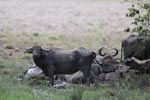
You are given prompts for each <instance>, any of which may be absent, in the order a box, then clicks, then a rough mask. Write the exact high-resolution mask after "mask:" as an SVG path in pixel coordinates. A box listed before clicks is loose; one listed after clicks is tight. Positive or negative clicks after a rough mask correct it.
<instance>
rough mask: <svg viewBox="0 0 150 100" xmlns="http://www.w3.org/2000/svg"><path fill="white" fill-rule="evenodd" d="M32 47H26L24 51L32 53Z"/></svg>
mask: <svg viewBox="0 0 150 100" xmlns="http://www.w3.org/2000/svg"><path fill="white" fill-rule="evenodd" d="M32 51H33V48H29V49H26V50H25V52H24V53H32Z"/></svg>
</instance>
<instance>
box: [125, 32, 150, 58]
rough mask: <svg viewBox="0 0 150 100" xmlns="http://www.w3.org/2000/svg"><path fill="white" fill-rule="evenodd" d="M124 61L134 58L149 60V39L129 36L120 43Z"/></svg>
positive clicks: (147, 37)
mask: <svg viewBox="0 0 150 100" xmlns="http://www.w3.org/2000/svg"><path fill="white" fill-rule="evenodd" d="M122 52H123V53H124V59H127V58H131V57H135V58H137V59H139V60H145V59H149V58H150V37H149V36H138V35H130V36H129V37H128V38H127V39H125V40H123V41H122Z"/></svg>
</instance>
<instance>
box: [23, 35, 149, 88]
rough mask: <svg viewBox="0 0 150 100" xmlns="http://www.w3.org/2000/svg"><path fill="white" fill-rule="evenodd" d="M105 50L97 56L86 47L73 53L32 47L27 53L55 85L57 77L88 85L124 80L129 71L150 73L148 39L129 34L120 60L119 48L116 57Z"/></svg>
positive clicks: (123, 43) (124, 41)
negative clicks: (103, 81)
mask: <svg viewBox="0 0 150 100" xmlns="http://www.w3.org/2000/svg"><path fill="white" fill-rule="evenodd" d="M106 49H107V48H105V47H102V48H100V49H99V51H98V54H97V53H95V52H94V51H91V50H89V49H86V48H83V47H81V48H78V49H74V50H64V49H61V48H55V47H51V48H50V49H49V50H45V49H43V48H42V47H41V46H33V47H31V48H29V49H26V50H25V52H26V53H29V54H32V58H33V61H34V63H35V66H38V68H39V69H40V73H41V72H42V73H43V75H44V76H46V77H47V78H48V80H49V82H50V85H52V86H53V85H54V84H55V80H56V78H59V79H63V80H65V81H69V82H74V81H78V80H80V82H85V83H86V84H87V85H89V84H90V82H94V83H95V82H97V80H98V81H102V80H108V79H113V78H112V76H117V78H118V77H119V78H121V77H122V76H123V75H124V74H125V73H126V72H128V70H129V69H136V70H138V71H140V72H148V73H149V72H150V67H149V64H150V60H149V59H150V39H149V37H145V36H138V35H130V36H129V37H127V38H126V39H124V40H123V41H122V44H121V58H120V57H118V56H117V55H118V53H119V50H118V49H116V48H113V49H112V50H113V51H115V53H114V54H112V53H106V52H103V51H104V50H106ZM34 68H35V67H34ZM39 69H38V70H39ZM28 70H29V69H28ZM28 70H27V71H28ZM27 71H26V72H27ZM79 73H80V74H79Z"/></svg>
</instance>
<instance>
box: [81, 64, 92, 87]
mask: <svg viewBox="0 0 150 100" xmlns="http://www.w3.org/2000/svg"><path fill="white" fill-rule="evenodd" d="M85 67H87V66H85ZM85 67H84V68H83V69H81V72H82V73H83V75H84V77H85V80H86V85H88V86H89V85H90V69H87V68H85Z"/></svg>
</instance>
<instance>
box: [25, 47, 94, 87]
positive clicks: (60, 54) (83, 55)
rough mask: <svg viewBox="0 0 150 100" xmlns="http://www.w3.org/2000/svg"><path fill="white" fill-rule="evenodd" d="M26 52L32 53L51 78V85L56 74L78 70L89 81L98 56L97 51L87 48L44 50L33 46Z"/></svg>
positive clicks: (35, 60) (34, 59)
mask: <svg viewBox="0 0 150 100" xmlns="http://www.w3.org/2000/svg"><path fill="white" fill-rule="evenodd" d="M25 52H26V53H31V54H32V57H33V61H34V63H35V64H36V65H37V66H39V68H41V70H42V71H43V73H44V74H45V76H47V77H48V78H49V81H50V84H51V85H54V75H57V74H73V73H75V72H77V71H81V72H82V73H83V75H84V77H85V79H86V82H87V83H89V79H90V69H91V64H92V63H93V60H94V59H95V57H96V53H95V52H93V51H90V50H87V49H85V48H79V49H76V50H63V49H59V48H56V49H55V48H54V49H53V48H52V49H50V50H44V49H42V48H41V47H40V46H33V47H32V48H29V49H26V51H25Z"/></svg>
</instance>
